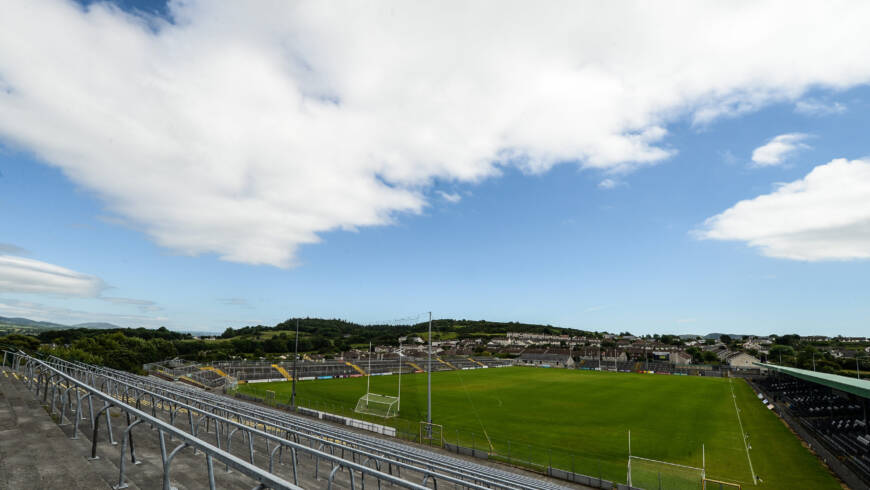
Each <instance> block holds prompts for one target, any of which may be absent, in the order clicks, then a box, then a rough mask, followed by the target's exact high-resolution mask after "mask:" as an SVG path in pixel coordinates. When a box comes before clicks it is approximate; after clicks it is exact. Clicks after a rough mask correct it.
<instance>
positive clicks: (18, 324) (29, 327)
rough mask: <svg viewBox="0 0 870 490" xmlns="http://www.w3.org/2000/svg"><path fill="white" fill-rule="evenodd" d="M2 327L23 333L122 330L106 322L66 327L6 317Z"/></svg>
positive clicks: (0, 324) (2, 319)
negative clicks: (83, 329)
mask: <svg viewBox="0 0 870 490" xmlns="http://www.w3.org/2000/svg"><path fill="white" fill-rule="evenodd" d="M0 327H6V328H5V329H3V330H14V331H22V332H24V331H39V330H65V329H68V328H92V329H99V330H104V329H110V328H121V327H119V326H117V325H113V324H111V323H105V322H90V323H79V324H77V325H64V324H62V323H52V322H43V321H38V320H31V319H29V318H21V317H5V316H0Z"/></svg>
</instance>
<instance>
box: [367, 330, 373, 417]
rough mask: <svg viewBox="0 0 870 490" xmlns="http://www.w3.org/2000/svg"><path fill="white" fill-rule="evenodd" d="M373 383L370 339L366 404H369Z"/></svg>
mask: <svg viewBox="0 0 870 490" xmlns="http://www.w3.org/2000/svg"><path fill="white" fill-rule="evenodd" d="M371 385H372V343H371V341H369V373H368V375H366V406H368V405H369V393H371V392H372V390H371V388H370V387H371Z"/></svg>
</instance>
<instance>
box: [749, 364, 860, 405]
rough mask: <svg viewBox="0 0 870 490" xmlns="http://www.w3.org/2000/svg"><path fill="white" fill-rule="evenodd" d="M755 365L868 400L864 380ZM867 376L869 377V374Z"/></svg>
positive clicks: (803, 370)
mask: <svg viewBox="0 0 870 490" xmlns="http://www.w3.org/2000/svg"><path fill="white" fill-rule="evenodd" d="M755 364H756V365H757V366H761V367H765V368H767V369H771V370H773V371H778V372H780V373H784V374H788V375H790V376H794V377H795V378H800V379H803V380H805V381H809V382H811V383H817V384H820V385H823V386H827V387H829V388H833V389H835V390H840V391H845V392H846V393H851V394H853V395H858V396H860V397H863V398H870V381H868V380H866V379H857V378H849V377H846V376H840V375H838V374H828V373H819V372H816V371H808V370H806V369H798V368H793V367H786V366H777V365H776V364H764V363H761V362H756V363H755ZM867 374H868V375H870V373H867Z"/></svg>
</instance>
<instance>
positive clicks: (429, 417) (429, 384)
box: [426, 311, 432, 438]
mask: <svg viewBox="0 0 870 490" xmlns="http://www.w3.org/2000/svg"><path fill="white" fill-rule="evenodd" d="M427 371H428V372H429V373H428V377H427V380H426V385H427V389H428V392H429V396H428V412H427V415H426V422H428V423H429V430H428V431H427V432H428V433H429V437H430V438H431V437H432V312H431V311H430V312H429V367H428V369H427Z"/></svg>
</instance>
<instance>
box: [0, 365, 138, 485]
mask: <svg viewBox="0 0 870 490" xmlns="http://www.w3.org/2000/svg"><path fill="white" fill-rule="evenodd" d="M86 454H87V453H86V452H84V451H81V450H80V449H78V448H77V447H76V445H75V441H72V440H70V439H69V437H67V435H66V434H64V432H63V430H61V428H60V427H58V426H57V424H55V423H54V421H53V420H52V419H51V417H49V415H48V413H47V412H46V411H45V410H44V409H43V408H42V407H41V406H40V404H39V402H38V401H37V400H36V399H35V398H34V397H33V394H32V393H31V392H29V391H28V390H27V388H25V387H24V385H22V384H21V383H19V382H18V381H17V380H16V378H15V377H14V376H13V375H12V373H11V372H7V371H5V370H4V371H2V373H0V488H7V489H10V490H12V489H25V488H27V489H30V488H40V489H49V490H52V489H58V490H60V489H63V490H78V489H82V490H84V489H95V488H106V489H108V488H111V485H110V484H109V483H108V482H107V481H106V480H104V479H103V478H102V477H101V476H100V475H99V473H98V472H97V471H95V470H94V468H93V467H92V465H91V464H90V462H89V461H88V460H87V458H86ZM130 488H138V487H136V486H134V485H131V487H130Z"/></svg>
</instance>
